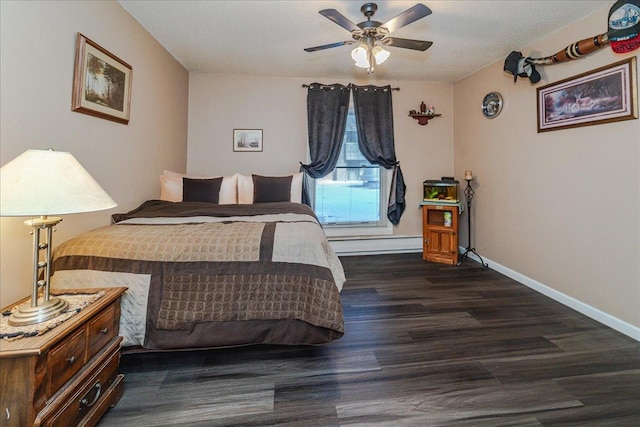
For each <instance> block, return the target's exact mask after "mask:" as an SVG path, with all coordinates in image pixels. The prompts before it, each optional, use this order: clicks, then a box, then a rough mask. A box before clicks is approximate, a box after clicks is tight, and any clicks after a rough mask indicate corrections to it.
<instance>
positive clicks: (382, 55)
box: [372, 46, 391, 65]
mask: <svg viewBox="0 0 640 427" xmlns="http://www.w3.org/2000/svg"><path fill="white" fill-rule="evenodd" d="M372 52H373V56H374V57H375V58H376V64H378V65H380V64H382V63H383V62H384V61H386V60H387V58H388V57H389V55H391V52H389V51H388V50H384V49H383V48H381V47H380V46H375V47H374V48H373V50H372Z"/></svg>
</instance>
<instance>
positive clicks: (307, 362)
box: [99, 254, 640, 427]
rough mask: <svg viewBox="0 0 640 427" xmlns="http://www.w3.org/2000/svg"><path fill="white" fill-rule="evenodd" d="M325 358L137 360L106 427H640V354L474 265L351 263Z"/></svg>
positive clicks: (381, 259)
mask: <svg viewBox="0 0 640 427" xmlns="http://www.w3.org/2000/svg"><path fill="white" fill-rule="evenodd" d="M342 261H343V264H344V267H345V272H346V275H347V283H346V284H345V287H344V290H343V291H342V298H343V305H344V313H345V320H346V334H345V336H344V337H342V338H341V339H340V340H338V341H335V342H333V343H330V344H328V345H325V346H321V347H281V346H253V347H245V348H240V349H224V350H204V351H191V352H171V353H152V354H150V353H146V354H125V355H123V357H122V362H121V369H122V371H123V372H124V373H125V393H124V396H123V397H122V400H121V401H120V402H119V403H118V405H117V406H116V407H115V408H112V409H110V410H109V411H108V412H107V414H106V415H105V417H104V418H103V420H102V421H101V422H100V424H99V425H100V426H101V427H106V426H169V425H171V426H267V425H284V426H462V427H464V426H556V425H558V426H560V425H561V426H616V427H620V426H623V427H626V426H629V427H638V426H640V343H639V342H637V341H634V340H632V339H631V338H629V337H626V336H624V335H622V334H620V333H618V332H616V331H614V330H612V329H609V328H607V327H605V326H603V325H601V324H599V323H597V322H595V321H593V320H591V319H589V318H587V317H585V316H583V315H581V314H579V313H577V312H575V311H573V310H571V309H569V308H567V307H564V306H563V305H561V304H559V303H556V302H554V301H553V300H550V299H548V298H546V297H544V296H542V295H540V294H538V293H536V292H534V291H532V290H530V289H528V288H526V287H525V286H523V285H520V284H519V283H517V282H514V281H513V280H511V279H509V278H507V277H505V276H503V275H501V274H499V273H497V272H495V271H492V270H490V269H488V268H484V267H482V266H481V265H480V264H478V263H476V262H474V261H469V260H467V261H465V262H464V263H463V264H462V265H460V266H446V265H442V264H434V263H428V262H424V261H422V259H421V254H400V255H378V256H358V257H343V258H342Z"/></svg>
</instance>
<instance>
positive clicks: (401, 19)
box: [321, 3, 431, 33]
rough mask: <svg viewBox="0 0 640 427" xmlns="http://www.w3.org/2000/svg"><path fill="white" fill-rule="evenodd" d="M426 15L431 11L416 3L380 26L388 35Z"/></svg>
mask: <svg viewBox="0 0 640 427" xmlns="http://www.w3.org/2000/svg"><path fill="white" fill-rule="evenodd" d="M321 13H322V12H321ZM427 15H431V9H429V8H428V7H427V6H425V5H423V4H421V3H418V4H416V5H415V6H412V7H410V8H409V9H407V10H405V11H404V12H402V13H401V14H400V15H398V16H396V17H395V18H391V20H389V21H388V22H386V23H384V24H382V25H381V26H382V27H385V28H386V29H387V30H389V32H390V33H392V32H394V31H396V30H397V29H399V28H402V27H404V26H405V25H409V24H411V23H412V22H414V21H417V20H418V19H421V18H424V17H425V16H427Z"/></svg>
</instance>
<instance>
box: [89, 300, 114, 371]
mask: <svg viewBox="0 0 640 427" xmlns="http://www.w3.org/2000/svg"><path fill="white" fill-rule="evenodd" d="M115 313H116V308H115V306H113V305H112V306H110V307H109V308H107V309H106V310H104V311H103V312H102V313H101V314H99V315H98V316H97V317H96V318H95V319H93V320H92V321H91V322H89V356H88V358H89V359H90V358H92V357H93V356H95V355H96V354H97V353H98V352H99V351H100V349H101V348H102V347H104V346H105V345H106V344H107V343H108V342H109V341H111V339H112V338H113V337H115V336H116V328H114V319H115Z"/></svg>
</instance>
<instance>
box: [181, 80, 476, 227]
mask: <svg viewBox="0 0 640 427" xmlns="http://www.w3.org/2000/svg"><path fill="white" fill-rule="evenodd" d="M315 81H317V80H315V79H302V78H295V77H256V76H235V75H221V74H197V73H192V74H191V76H190V81H189V144H188V145H189V148H188V155H187V164H188V173H189V174H193V175H216V174H220V175H226V174H233V173H236V172H239V173H243V174H251V173H257V174H265V175H269V174H270V175H286V174H290V173H293V172H297V171H298V170H299V167H300V162H306V161H307V158H306V156H307V107H306V99H307V98H306V97H307V89H303V88H302V84H303V83H307V84H308V83H313V82H315ZM320 83H326V84H328V83H342V84H347V83H355V84H361V85H362V84H368V83H367V82H358V81H325V80H321V81H320ZM376 84H377V85H379V86H383V85H387V84H389V85H391V86H392V87H399V88H400V90H399V91H394V92H393V95H392V99H393V109H394V117H393V120H394V128H395V143H396V156H397V158H398V160H399V161H400V166H401V168H402V171H403V174H404V178H405V181H406V185H407V194H406V199H407V208H406V210H405V213H404V215H403V216H402V219H401V221H400V224H399V225H398V226H397V227H395V228H394V235H400V236H416V235H420V234H421V233H422V225H421V216H420V215H421V212H420V210H419V209H418V203H419V202H420V201H421V200H422V181H424V180H425V179H439V178H440V177H441V176H450V175H451V174H452V173H453V108H452V103H453V92H452V85H449V84H435V83H422V82H407V81H389V82H382V83H380V82H378V83H376ZM423 100H424V102H425V103H426V104H428V105H433V106H434V107H435V108H436V110H437V112H438V113H441V114H442V117H439V118H434V119H432V120H431V121H430V122H429V124H428V125H426V126H420V125H418V122H417V121H416V120H414V119H412V118H411V117H409V115H408V114H409V111H410V110H417V109H418V108H419V105H420V102H421V101H423ZM234 128H239V129H263V132H264V135H263V136H264V145H263V151H262V152H250V153H247V152H233V147H232V133H233V129H234ZM463 174H464V172H463ZM459 178H461V177H459Z"/></svg>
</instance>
